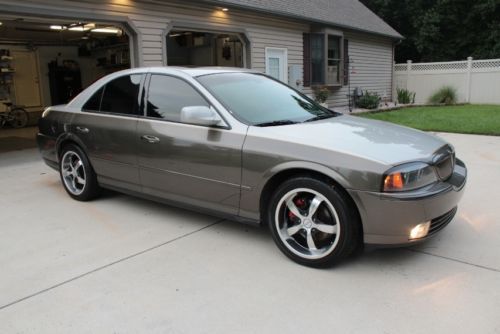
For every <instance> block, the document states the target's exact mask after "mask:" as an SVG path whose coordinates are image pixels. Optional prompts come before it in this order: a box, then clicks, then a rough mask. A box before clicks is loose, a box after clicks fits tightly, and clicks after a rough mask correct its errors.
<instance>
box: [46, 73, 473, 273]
mask: <svg viewBox="0 0 500 334" xmlns="http://www.w3.org/2000/svg"><path fill="white" fill-rule="evenodd" d="M39 128H40V131H39V135H38V144H39V148H40V152H41V155H42V157H43V159H44V160H45V162H46V163H47V164H48V165H49V166H51V167H53V168H54V169H56V170H58V171H59V173H60V176H61V180H62V184H63V186H64V188H65V189H66V191H67V192H68V194H69V195H70V196H71V197H73V198H74V199H76V200H81V201H87V200H90V199H94V198H96V197H97V196H98V195H99V192H100V190H101V189H102V188H108V189H113V190H116V191H120V192H124V193H127V194H131V195H136V196H141V197H145V198H149V199H152V200H156V201H161V202H164V203H167V204H171V205H176V206H180V207H184V208H188V209H193V210H198V211H202V212H206V213H208V214H213V215H217V216H221V217H225V218H228V219H232V220H236V221H241V222H250V223H256V224H265V225H268V226H269V228H270V231H271V234H272V236H273V238H274V240H275V242H276V244H277V246H278V247H279V249H280V250H281V251H282V252H283V253H284V254H285V255H287V256H288V257H289V258H291V259H292V260H294V261H296V262H298V263H301V264H304V265H308V266H315V267H320V266H327V265H331V264H334V263H336V262H338V261H339V260H341V259H342V258H345V257H346V256H348V255H349V254H351V253H352V252H353V251H354V250H355V249H357V248H359V247H360V246H362V245H363V244H371V245H379V246H380V245H382V246H394V245H412V244H414V243H416V242H420V241H423V240H426V239H427V238H429V237H430V236H432V235H434V234H436V233H437V232H438V231H440V230H441V229H443V228H444V227H445V226H446V225H447V224H448V223H449V222H450V221H451V220H452V219H453V217H454V215H455V213H456V210H457V203H458V202H459V200H460V198H461V196H462V194H463V189H464V186H465V182H466V174H467V171H466V167H465V165H464V164H463V162H461V161H460V160H459V159H456V158H455V151H454V149H453V147H452V146H451V145H449V144H448V143H446V142H444V141H443V140H442V139H439V138H437V137H435V136H433V135H430V134H427V133H423V132H420V131H416V130H413V129H409V128H405V127H401V126H396V125H392V124H388V123H383V122H378V121H372V120H366V119H362V118H357V117H351V116H346V115H342V114H339V113H336V112H334V111H331V110H328V109H326V108H323V107H322V106H320V105H318V104H317V103H315V102H314V101H312V100H311V99H309V98H308V97H307V96H305V95H303V94H302V93H300V92H298V91H296V90H294V89H292V88H290V87H288V86H286V85H284V84H282V83H280V82H278V81H275V80H273V79H271V78H268V77H266V76H265V75H263V74H260V73H256V72H252V71H247V70H241V69H221V68H217V69H214V68H197V69H187V68H167V67H164V68H140V69H132V70H127V71H122V72H117V73H114V74H112V75H109V76H107V77H105V78H103V79H101V80H99V81H97V82H96V83H94V84H93V85H92V86H90V87H89V88H87V89H86V90H85V91H83V92H82V93H81V94H80V95H79V96H77V97H76V98H75V99H74V100H73V101H71V102H70V103H69V104H67V105H62V106H54V107H50V108H48V109H47V110H46V111H45V112H44V114H43V117H42V119H41V120H40V123H39Z"/></svg>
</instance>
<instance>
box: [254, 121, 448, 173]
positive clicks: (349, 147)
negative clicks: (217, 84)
mask: <svg viewBox="0 0 500 334" xmlns="http://www.w3.org/2000/svg"><path fill="white" fill-rule="evenodd" d="M253 128H254V129H253V130H255V131H251V132H252V133H253V134H256V135H264V136H266V137H267V136H268V135H269V136H270V137H274V138H275V139H277V140H283V141H288V142H294V143H297V144H299V145H306V146H314V147H317V148H321V149H328V150H332V151H336V152H339V153H344V154H348V155H352V156H357V157H360V158H365V159H370V160H373V161H377V162H379V163H383V164H386V165H392V166H395V165H399V164H401V163H405V162H409V161H427V160H429V158H430V157H431V156H432V155H433V153H435V152H436V151H437V150H438V149H439V148H441V147H442V146H443V145H446V144H447V143H446V142H445V141H444V140H442V139H440V138H438V137H436V136H434V135H431V134H428V133H425V132H422V131H419V130H414V129H411V128H407V127H404V126H399V125H395V124H392V123H387V122H382V121H376V120H370V119H365V118H361V117H352V116H347V115H342V116H338V117H334V118H330V119H326V120H321V121H314V122H308V123H307V122H306V123H299V124H293V125H284V126H272V127H263V128H255V127H253Z"/></svg>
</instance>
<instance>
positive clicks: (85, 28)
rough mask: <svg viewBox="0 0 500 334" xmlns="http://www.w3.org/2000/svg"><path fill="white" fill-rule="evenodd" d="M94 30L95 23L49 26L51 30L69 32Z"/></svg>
mask: <svg viewBox="0 0 500 334" xmlns="http://www.w3.org/2000/svg"><path fill="white" fill-rule="evenodd" d="M94 28H95V23H87V24H79V23H74V24H70V25H68V26H64V25H51V26H50V29H52V30H71V31H89V30H92V29H94Z"/></svg>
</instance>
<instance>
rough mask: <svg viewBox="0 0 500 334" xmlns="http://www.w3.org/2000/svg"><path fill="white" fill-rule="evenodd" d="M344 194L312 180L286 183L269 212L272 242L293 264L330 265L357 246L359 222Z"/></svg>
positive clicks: (294, 180)
mask: <svg viewBox="0 0 500 334" xmlns="http://www.w3.org/2000/svg"><path fill="white" fill-rule="evenodd" d="M357 217H358V216H357V214H356V211H355V208H353V207H352V205H351V203H350V201H349V200H348V199H347V198H346V195H345V194H344V192H343V191H340V190H338V189H336V187H335V186H333V185H331V184H327V183H325V182H323V181H321V180H318V179H315V178H311V177H296V178H293V179H290V180H288V181H285V182H284V183H283V184H282V185H281V186H279V187H278V189H277V190H276V191H275V193H274V194H273V196H272V198H271V203H270V206H269V209H268V214H267V218H268V222H269V226H270V229H271V233H272V235H273V239H274V241H275V242H276V244H277V245H278V247H279V248H280V250H281V251H282V252H283V253H284V254H285V255H286V256H288V257H289V258H291V259H292V260H294V261H296V262H298V263H300V264H303V265H307V266H311V267H324V266H329V265H333V264H335V263H336V262H338V261H340V260H341V259H343V258H344V257H346V256H348V255H349V254H351V253H352V252H353V250H354V249H356V247H357V246H358V243H359V238H358V235H359V234H358V231H359V224H360V222H359V219H358V218H357Z"/></svg>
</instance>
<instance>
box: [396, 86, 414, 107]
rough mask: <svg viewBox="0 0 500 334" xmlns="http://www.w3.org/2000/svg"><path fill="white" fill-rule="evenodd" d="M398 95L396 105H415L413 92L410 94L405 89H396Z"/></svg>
mask: <svg viewBox="0 0 500 334" xmlns="http://www.w3.org/2000/svg"><path fill="white" fill-rule="evenodd" d="M396 91H397V93H398V103H401V104H410V103H411V104H413V103H415V92H410V91H409V90H408V89H405V88H397V89H396Z"/></svg>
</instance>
